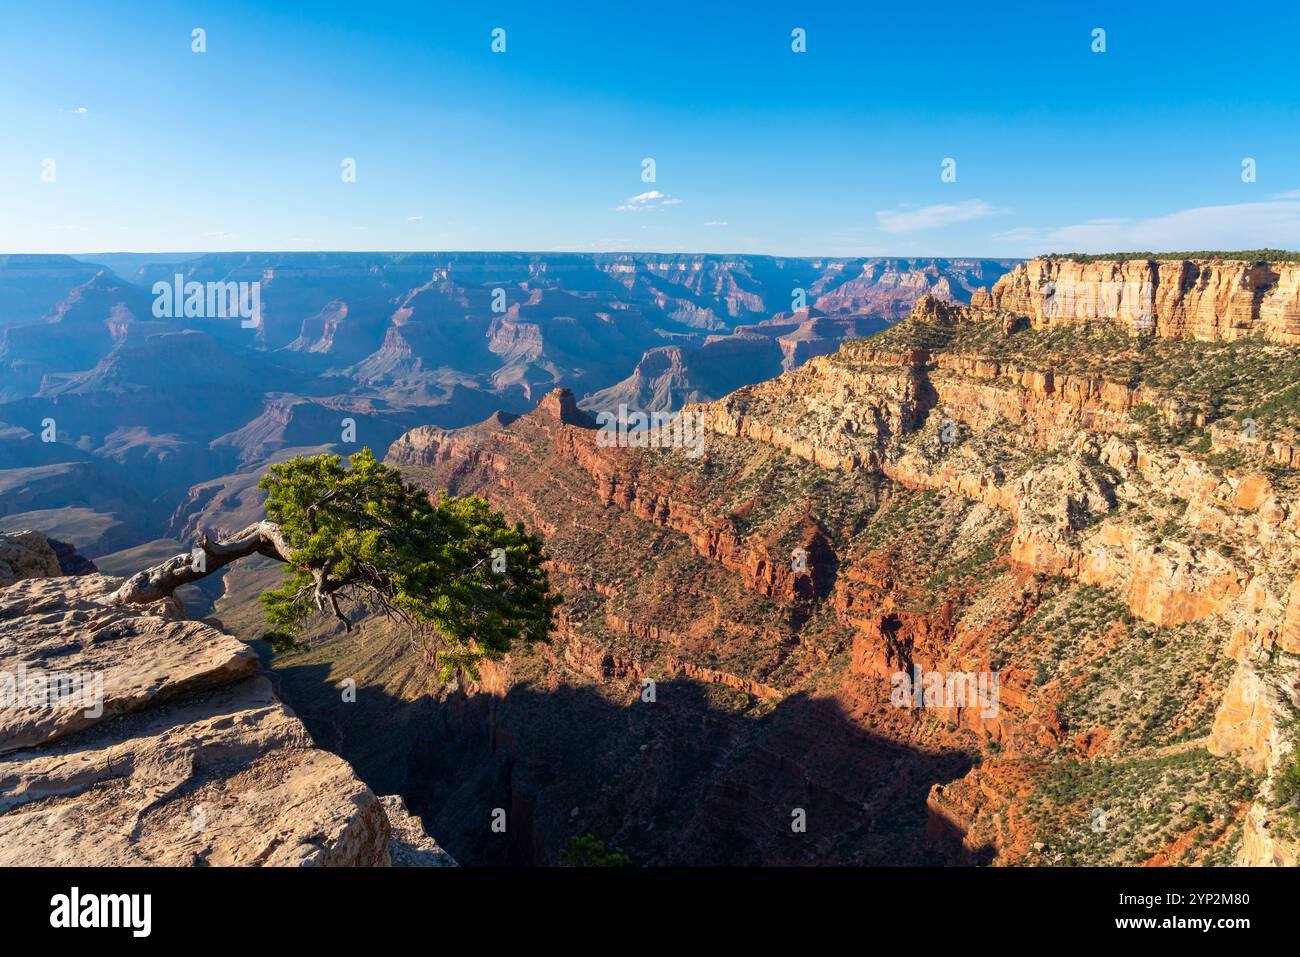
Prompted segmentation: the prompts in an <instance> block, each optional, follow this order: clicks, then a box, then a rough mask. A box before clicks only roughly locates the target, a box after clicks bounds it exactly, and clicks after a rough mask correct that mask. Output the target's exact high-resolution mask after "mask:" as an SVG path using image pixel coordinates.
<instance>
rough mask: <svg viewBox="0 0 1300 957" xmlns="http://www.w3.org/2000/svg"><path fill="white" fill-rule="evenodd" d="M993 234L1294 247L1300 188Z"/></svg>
mask: <svg viewBox="0 0 1300 957" xmlns="http://www.w3.org/2000/svg"><path fill="white" fill-rule="evenodd" d="M993 238H994V239H1000V240H1005V241H1009V242H1016V243H1025V244H1027V245H1030V246H1032V247H1033V248H1032V249H1027V250H1026V251H1029V252H1083V253H1087V252H1141V251H1144V250H1151V251H1152V252H1174V251H1178V250H1196V249H1223V250H1233V249H1261V248H1274V247H1276V248H1282V249H1286V248H1295V247H1296V246H1297V243H1300V190H1292V191H1290V192H1286V193H1279V194H1277V196H1276V197H1275V198H1273V199H1269V200H1263V201H1261V202H1257V203H1231V204H1226V205H1223V206H1196V207H1193V208H1191V209H1183V210H1179V211H1177V212H1173V213H1166V214H1165V215H1163V216H1153V217H1150V218H1147V219H1136V220H1134V219H1090V220H1087V221H1086V222H1082V223H1073V224H1070V225H1067V226H1055V227H1032V226H1021V227H1018V228H1016V229H1010V230H1007V231H1005V232H1002V233H996V234H994V236H993Z"/></svg>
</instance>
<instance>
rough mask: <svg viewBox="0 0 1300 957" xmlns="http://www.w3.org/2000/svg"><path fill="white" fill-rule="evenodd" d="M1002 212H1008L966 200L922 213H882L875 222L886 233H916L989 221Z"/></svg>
mask: <svg viewBox="0 0 1300 957" xmlns="http://www.w3.org/2000/svg"><path fill="white" fill-rule="evenodd" d="M1003 212H1005V210H1002V209H998V208H997V207H996V206H991V205H989V204H988V203H986V202H984V200H982V199H967V200H963V201H962V202H960V203H936V204H935V205H933V206H922V207H921V208H920V209H907V210H896V209H882V210H880V211H879V212H877V213H876V220H877V221H878V222H879V223H880V228H881V229H883V230H884V231H885V232H887V233H893V234H898V233H916V232H920V231H921V230H923V229H938V228H940V227H943V226H952V225H954V224H955V223H969V222H971V221H972V220H976V219H987V218H988V217H990V216H997V215H1000V214H1001V213H1003Z"/></svg>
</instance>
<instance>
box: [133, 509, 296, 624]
mask: <svg viewBox="0 0 1300 957" xmlns="http://www.w3.org/2000/svg"><path fill="white" fill-rule="evenodd" d="M289 553H290V548H289V543H288V541H287V540H286V539H285V536H284V531H283V530H282V529H281V528H280V526H279V525H277V524H276V523H275V522H268V521H262V522H254V523H253V524H252V525H249V526H248V527H247V528H245V529H244V530H243V531H241V532H238V533H237V534H235V535H233V536H231V537H230V538H227V539H223V540H222V541H219V542H214V541H212V540H210V539H209V538H208V537H207V536H206V535H205V536H203V538H202V539H200V540H199V542H198V544H197V545H195V547H194V549H193V550H192V551H189V552H184V553H182V554H180V555H176V556H175V557H173V558H169V559H167V560H166V561H165V562H159V563H158V564H157V565H154V566H153V567H152V568H147V569H145V570H144V571H142V572H137V573H136V574H134V575H132V576H131V577H130V578H128V579H127V580H126V582H125V583H124V584H123V585H122V586H121V587H120V588H118V589H117V591H115V592H113V594H112V595H110V596H109V602H110V603H112V604H114V605H148V604H150V603H152V602H155V601H161V600H162V599H164V598H170V597H171V594H172V592H174V591H175V590H176V589H177V588H180V587H181V586H182V585H188V584H189V583H190V582H196V581H198V580H199V579H201V578H206V577H207V576H208V575H211V574H212V573H213V572H215V571H217V570H218V569H220V568H224V567H225V566H227V565H229V564H230V563H231V562H235V561H238V560H239V559H241V558H247V557H248V556H249V555H265V556H266V557H267V558H274V559H275V560H277V561H281V562H287V561H289Z"/></svg>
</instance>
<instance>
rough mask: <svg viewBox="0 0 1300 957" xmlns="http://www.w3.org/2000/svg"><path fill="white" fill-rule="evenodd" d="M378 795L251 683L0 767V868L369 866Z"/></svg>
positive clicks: (376, 841)
mask: <svg viewBox="0 0 1300 957" xmlns="http://www.w3.org/2000/svg"><path fill="white" fill-rule="evenodd" d="M388 835H389V826H388V821H387V819H386V817H385V815H384V809H383V805H382V804H380V802H379V799H378V798H376V797H375V796H374V794H373V793H372V792H371V791H370V789H369V788H367V787H366V786H365V785H364V784H363V783H362V782H361V781H359V780H357V778H356V776H355V775H354V774H353V773H352V769H351V768H350V767H349V766H348V764H347V763H346V762H345V761H343V760H342V759H341V758H339V757H337V756H335V755H333V754H329V753H328V752H325V751H320V750H317V749H316V748H314V747H312V742H311V737H310V735H308V733H307V730H306V728H304V727H303V725H302V722H300V721H299V720H298V719H297V718H296V717H294V716H293V715H292V714H291V713H290V712H289V710H288V709H287V708H285V706H284V705H283V704H282V703H281V702H280V701H279V700H278V699H277V698H276V697H275V694H274V692H273V691H272V689H271V686H270V683H269V682H268V681H267V680H266V679H265V678H262V677H253V678H247V679H244V680H242V681H239V682H237V683H235V684H233V685H228V686H226V687H223V688H219V689H216V690H213V691H208V692H205V693H202V694H197V695H192V696H189V697H186V698H185V699H184V700H180V701H176V702H175V703H172V704H166V705H161V706H159V707H157V708H151V709H149V710H148V711H144V712H139V713H136V714H131V715H127V716H124V717H120V718H117V719H115V720H112V721H106V722H102V723H101V724H99V725H98V726H96V727H95V728H93V729H91V730H88V731H85V732H82V733H80V734H77V735H75V736H73V737H70V738H66V739H64V740H62V741H59V742H55V743H53V744H51V745H48V746H46V747H42V748H35V749H27V750H22V751H15V752H10V753H9V754H7V755H5V756H3V757H0V865H3V866H16V865H37V864H44V865H51V864H52V865H72V864H76V865H82V866H89V865H114V866H118V865H181V866H186V865H205V864H207V865H296V866H303V865H377V864H380V865H382V864H386V863H388V853H387V843H388Z"/></svg>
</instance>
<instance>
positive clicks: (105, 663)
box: [0, 575, 258, 753]
mask: <svg viewBox="0 0 1300 957" xmlns="http://www.w3.org/2000/svg"><path fill="white" fill-rule="evenodd" d="M117 584H119V580H118V579H115V578H111V577H108V576H105V575H81V576H77V577H71V578H29V579H25V580H23V581H19V582H16V583H14V584H12V585H9V586H8V587H7V588H0V753H4V752H7V751H12V750H14V749H16V748H28V747H33V746H36V745H40V744H44V743H47V742H49V741H53V740H55V739H57V738H60V737H62V736H64V735H67V734H71V733H73V732H75V731H81V730H84V729H86V728H89V727H91V726H93V725H95V724H97V723H98V722H101V721H105V720H108V719H110V718H113V717H115V716H117V715H121V714H126V713H129V712H132V711H136V710H139V709H141V708H144V707H148V706H150V705H151V704H155V703H158V702H162V701H166V700H168V699H170V698H174V697H176V696H178V695H181V694H186V693H189V692H193V691H200V690H202V689H204V688H211V687H215V686H218V685H222V684H228V683H229V682H231V681H236V680H238V679H240V678H242V677H247V676H248V675H252V674H254V673H256V671H257V667H258V665H257V654H256V652H254V651H253V649H252V648H250V647H249V646H248V645H245V644H244V643H243V642H241V641H239V640H238V639H237V638H234V637H232V636H230V635H226V634H223V633H222V632H220V631H217V630H216V629H215V628H212V627H211V626H209V625H205V624H203V623H202V622H198V621H186V620H184V619H175V618H168V617H165V616H164V615H163V614H159V613H158V612H160V611H162V610H164V609H163V608H162V607H157V608H155V609H153V611H154V612H155V613H153V614H149V613H146V612H145V611H144V610H142V609H138V608H128V609H122V608H115V607H112V606H110V605H108V604H106V595H107V593H108V592H110V591H112V589H113V588H114V587H115V586H116V585H117ZM11 680H12V681H13V685H12V686H11V685H10V684H9V682H10V681H11ZM56 686H57V687H59V688H61V689H62V693H61V694H57V695H56V694H53V693H51V692H50V691H48V690H46V691H42V687H45V688H47V689H48V688H52V687H56ZM6 692H9V697H8V699H7V700H6V699H5V698H4V696H5V693H6ZM19 692H22V693H19ZM33 702H34V703H33ZM101 706H102V710H101Z"/></svg>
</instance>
